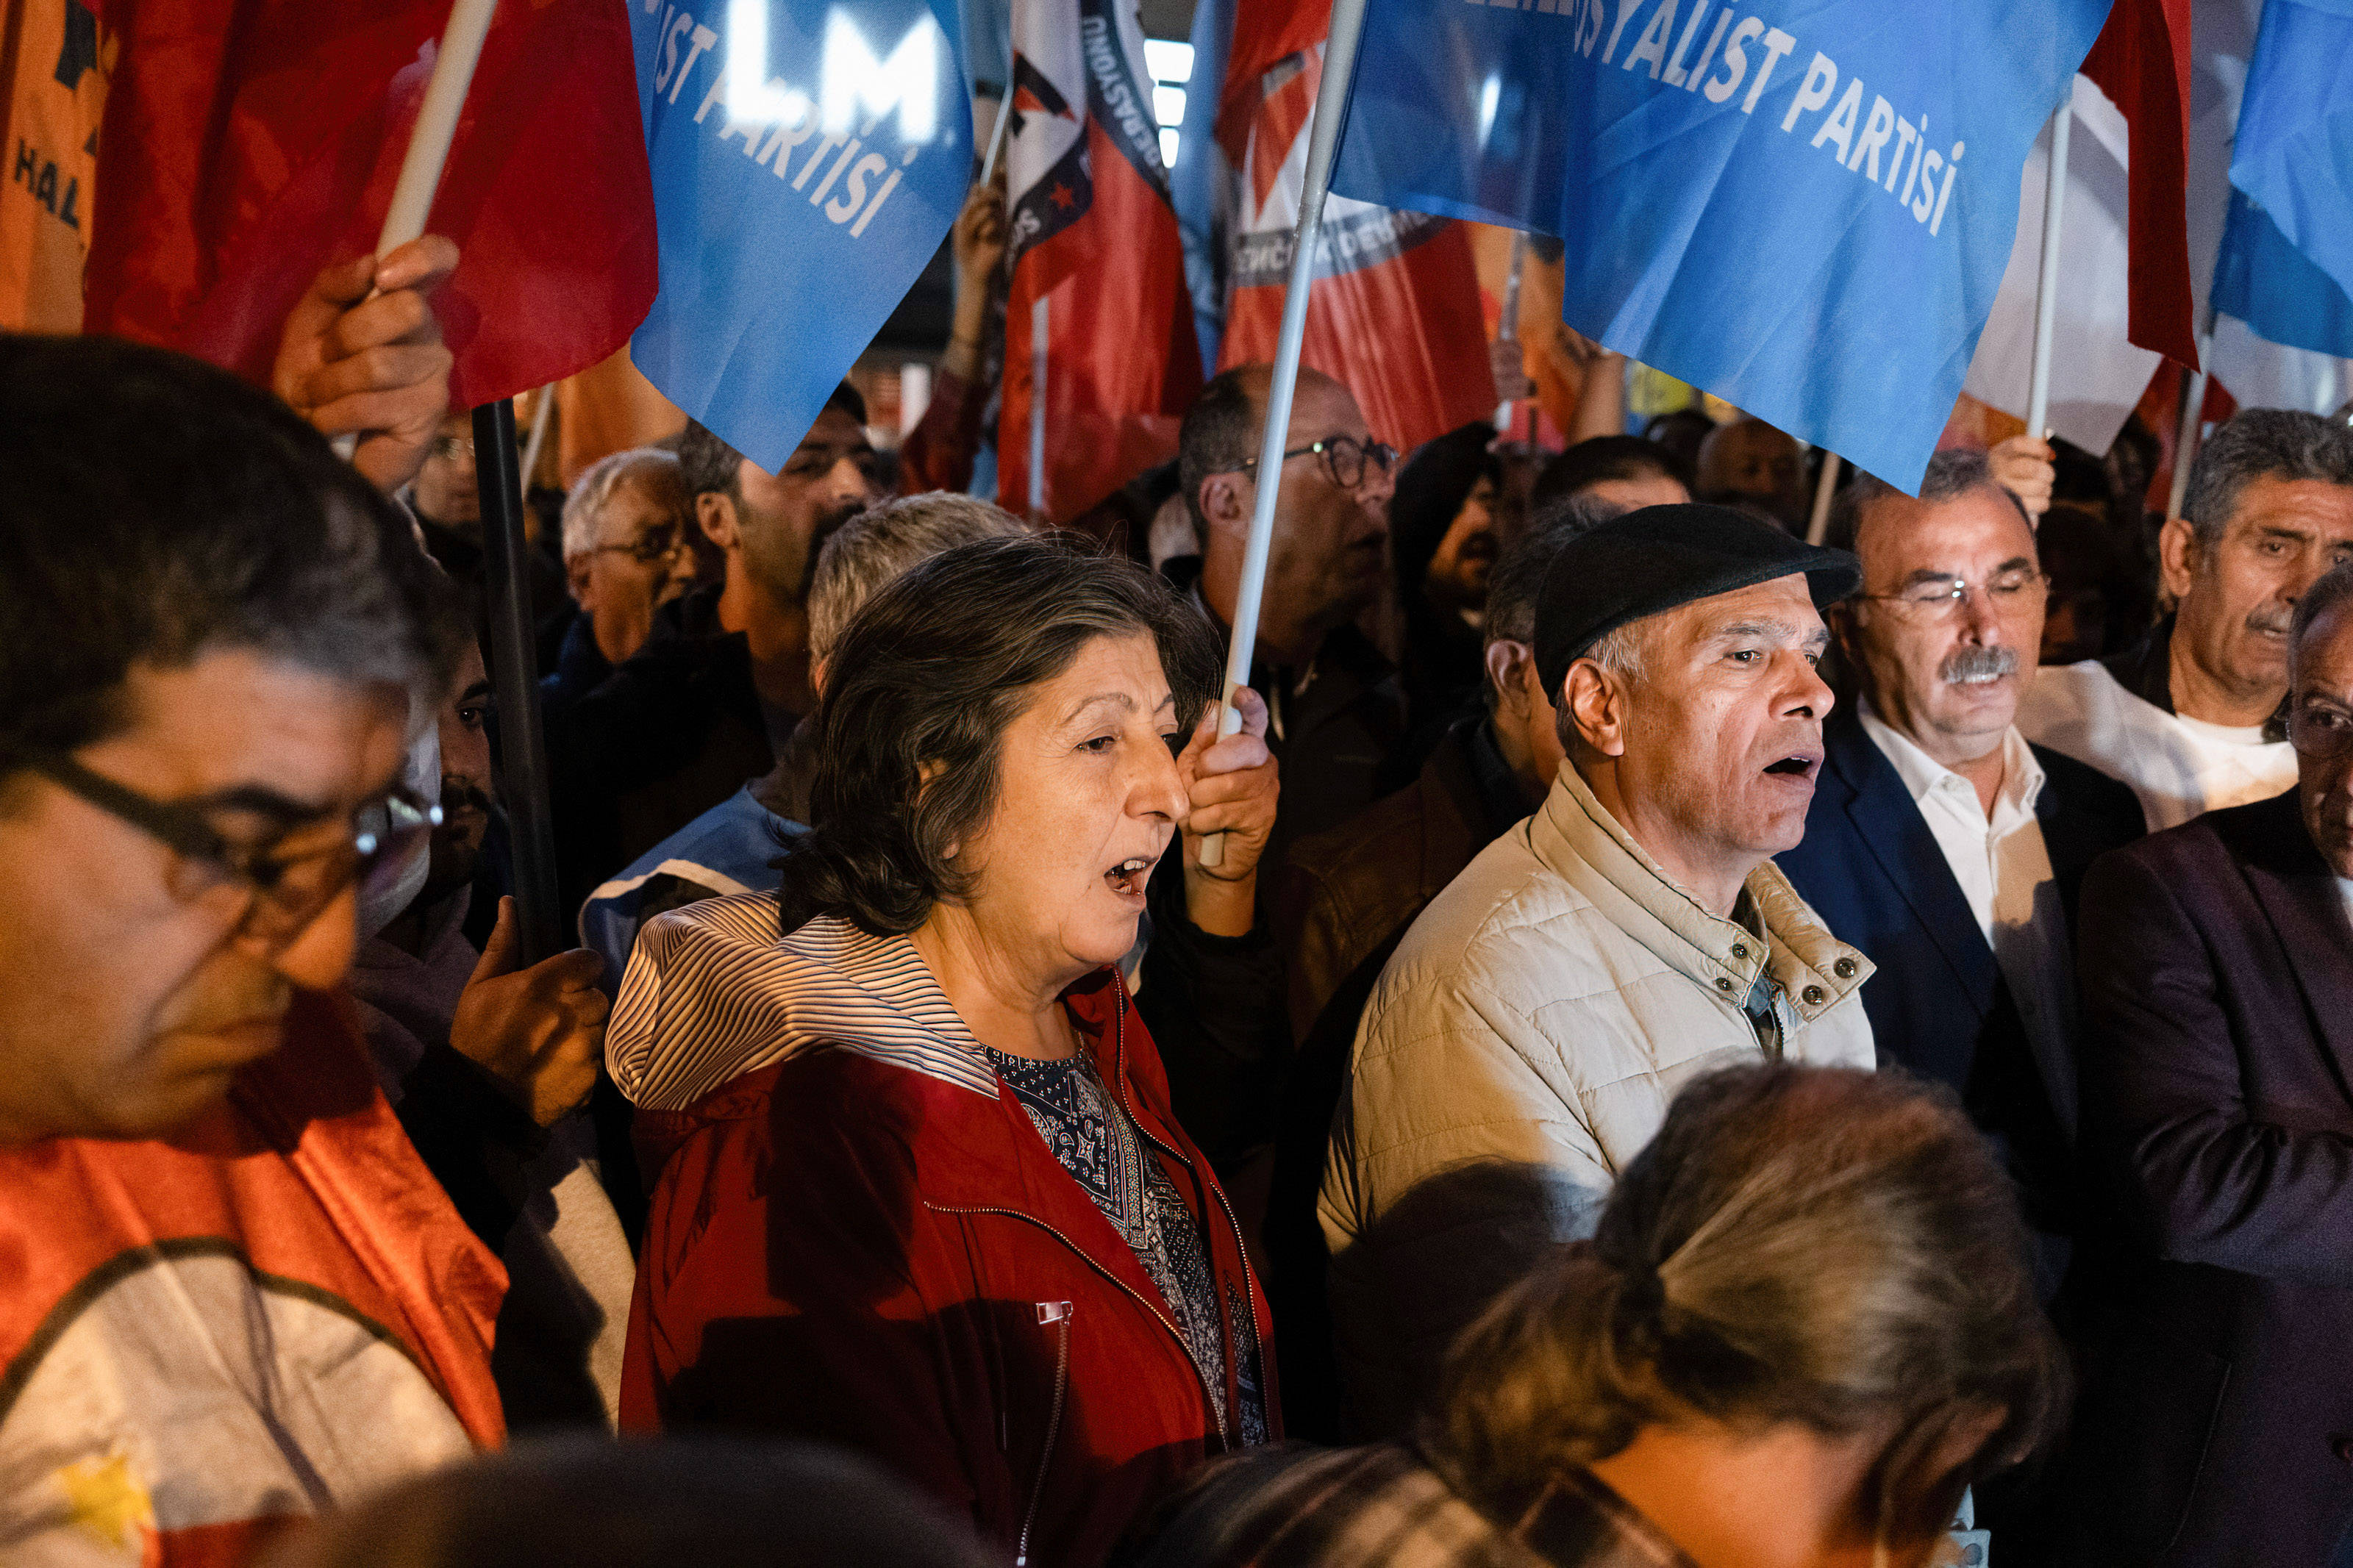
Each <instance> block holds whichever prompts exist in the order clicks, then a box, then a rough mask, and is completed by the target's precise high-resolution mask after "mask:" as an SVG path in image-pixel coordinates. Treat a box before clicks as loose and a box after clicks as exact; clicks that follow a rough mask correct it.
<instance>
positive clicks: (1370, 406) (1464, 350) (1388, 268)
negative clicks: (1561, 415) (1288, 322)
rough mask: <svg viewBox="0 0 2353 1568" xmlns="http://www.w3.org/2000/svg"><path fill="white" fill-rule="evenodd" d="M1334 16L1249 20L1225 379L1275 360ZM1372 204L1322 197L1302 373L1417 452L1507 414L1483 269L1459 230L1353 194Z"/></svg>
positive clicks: (1242, 59) (1272, 15)
mask: <svg viewBox="0 0 2353 1568" xmlns="http://www.w3.org/2000/svg"><path fill="white" fill-rule="evenodd" d="M1435 3H1437V4H1459V0H1435ZM1433 8H1434V7H1433ZM1330 22H1331V4H1330V0H1266V3H1265V4H1260V5H1243V6H1241V7H1240V12H1239V14H1238V15H1237V16H1236V18H1235V22H1234V36H1233V48H1232V53H1231V57H1230V59H1229V63H1228V65H1227V68H1226V80H1225V87H1224V90H1223V91H1222V92H1221V93H1220V94H1219V109H1218V121H1217V130H1218V140H1219V143H1220V144H1221V145H1222V147H1223V150H1224V153H1225V154H1226V157H1227V159H1228V160H1229V162H1230V163H1231V164H1232V166H1233V169H1234V171H1235V178H1234V179H1233V181H1232V182H1231V184H1230V186H1229V190H1230V192H1231V199H1232V200H1233V201H1234V203H1235V211H1234V212H1233V213H1232V214H1231V215H1230V216H1229V218H1228V221H1227V225H1226V228H1227V233H1228V234H1229V247H1230V248H1229V253H1228V264H1227V277H1226V286H1227V289H1228V294H1227V300H1226V316H1225V335H1224V337H1223V338H1222V340H1221V341H1220V342H1219V350H1218V363H1219V368H1220V369H1229V368H1231V367H1232V366H1235V365H1240V364H1250V363H1254V362H1258V361H1265V360H1271V359H1272V358H1273V357H1274V349H1275V339H1276V337H1277V336H1278V335H1279V332H1280V329H1281V326H1282V296H1283V289H1284V285H1285V284H1286V283H1287V282H1288V281H1289V279H1290V276H1291V258H1292V247H1293V243H1294V240H1295V237H1296V230H1297V227H1298V223H1299V204H1300V199H1301V196H1302V194H1303V191H1304V188H1305V185H1306V177H1307V142H1308V125H1309V121H1310V118H1311V111H1312V110H1314V106H1315V94H1316V90H1317V88H1318V86H1319V84H1320V83H1321V82H1322V80H1323V75H1324V35H1325V33H1326V32H1327V31H1328V30H1329V27H1330ZM1370 25H1371V24H1370V23H1369V21H1368V23H1367V26H1368V28H1369V26H1370ZM1367 45H1368V47H1369V32H1368V34H1367ZM1362 195H1365V193H1364V192H1361V191H1359V192H1353V193H1349V194H1346V195H1343V194H1340V193H1339V192H1338V191H1337V189H1336V187H1335V193H1334V194H1333V195H1331V196H1330V197H1329V198H1327V199H1326V201H1325V202H1324V216H1323V221H1322V222H1321V223H1320V224H1319V225H1318V226H1317V230H1316V241H1315V244H1316V252H1317V254H1316V258H1315V268H1314V280H1313V282H1312V284H1311V286H1310V291H1309V294H1308V301H1307V325H1306V332H1305V335H1304V337H1303V339H1302V341H1301V345H1300V363H1302V364H1303V365H1305V366H1307V367H1308V368H1309V369H1311V370H1320V371H1322V372H1324V374H1326V375H1330V376H1333V377H1335V378H1336V379H1337V380H1339V381H1340V382H1342V383H1343V384H1345V385H1346V386H1347V388H1348V390H1349V391H1350V392H1351V393H1352V394H1354V395H1355V396H1356V403H1357V405H1358V406H1359V407H1361V408H1362V409H1363V410H1364V411H1365V419H1366V424H1368V425H1369V426H1371V427H1372V430H1373V433H1374V434H1375V435H1377V436H1378V437H1381V438H1382V439H1383V440H1385V441H1388V442H1390V443H1392V444H1394V445H1396V446H1398V447H1400V448H1403V449H1406V450H1411V449H1412V448H1413V447H1418V446H1419V445H1420V444H1421V443H1422V442H1424V441H1427V440H1429V439H1430V438H1431V437H1434V436H1441V435H1443V434H1445V433H1446V432H1447V431H1449V430H1453V429H1457V428H1459V427H1460V426H1464V425H1467V424H1469V423H1471V422H1472V420H1475V419H1487V418H1492V417H1493V415H1494V411H1495V391H1494V387H1495V383H1494V376H1493V371H1492V369H1491V368H1490V364H1489V362H1488V358H1487V332H1486V321H1485V318H1484V314H1483V312H1482V309H1481V306H1480V301H1479V270H1478V264H1477V259H1476V258H1475V257H1474V256H1473V254H1472V246H1471V240H1470V237H1469V235H1468V234H1467V233H1466V232H1465V230H1464V229H1463V226H1461V224H1458V223H1452V222H1449V221H1447V220H1446V219H1444V218H1440V217H1434V216H1430V213H1429V212H1426V211H1404V210H1394V209H1395V208H1397V207H1401V206H1405V205H1409V204H1402V203H1392V204H1390V205H1381V203H1380V202H1379V201H1378V200H1355V199H1351V198H1352V196H1362Z"/></svg>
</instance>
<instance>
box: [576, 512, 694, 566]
mask: <svg viewBox="0 0 2353 1568" xmlns="http://www.w3.org/2000/svg"><path fill="white" fill-rule="evenodd" d="M685 537H686V536H685V533H684V531H682V530H681V529H680V528H679V526H678V525H677V524H676V523H674V522H658V523H656V524H654V526H653V527H651V528H649V529H648V530H646V531H645V532H644V534H642V535H641V536H640V537H639V538H638V542H636V543H634V544H599V545H597V546H596V547H595V548H594V549H592V550H590V551H589V552H588V553H589V554H591V555H626V556H628V558H629V559H630V560H632V561H634V562H636V563H638V565H640V566H651V565H654V564H656V563H659V562H662V561H667V560H669V559H670V557H671V556H673V555H675V554H677V553H678V547H679V545H680V543H681V542H682V541H683V540H684V539H685Z"/></svg>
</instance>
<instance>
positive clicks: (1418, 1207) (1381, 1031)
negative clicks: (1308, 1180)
mask: <svg viewBox="0 0 2353 1568" xmlns="http://www.w3.org/2000/svg"><path fill="white" fill-rule="evenodd" d="M1747 891H1748V897H1749V900H1750V902H1751V903H1752V904H1753V905H1754V906H1755V907H1756V909H1757V912H1758V913H1759V915H1760V916H1761V917H1762V921H1763V924H1764V927H1765V930H1766V932H1767V938H1768V940H1767V942H1766V943H1764V944H1763V946H1764V949H1765V951H1762V952H1760V951H1757V950H1758V947H1759V943H1758V942H1757V939H1756V937H1755V936H1753V935H1752V934H1751V933H1750V932H1749V931H1748V930H1747V929H1746V928H1745V927H1743V926H1742V925H1740V924H1738V923H1736V921H1729V920H1725V919H1723V918H1721V917H1719V916H1716V915H1713V914H1710V913H1709V912H1708V911H1707V910H1704V909H1702V908H1701V907H1700V906H1699V905H1698V904H1696V903H1694V901H1693V900H1692V899H1691V897H1690V895H1688V894H1686V893H1685V892H1683V890H1682V889H1680V888H1678V887H1676V886H1675V885H1674V884H1673V883H1672V882H1670V881H1669V880H1668V879H1667V878H1666V875H1665V873H1664V872H1662V870H1661V869H1660V868H1659V866H1658V864H1657V862H1656V861H1654V860H1652V859H1651V857H1650V856H1649V855H1648V854H1646V853H1645V852H1644V851H1643V850H1642V849H1641V847H1640V846H1639V845H1637V844H1636V843H1635V842H1634V841H1633V839H1632V838H1630V837H1628V836H1627V834H1626V832H1625V830H1624V829H1623V828H1621V827H1620V826H1619V825H1618V823H1617V822H1616V820H1615V819H1613V818H1612V817H1611V816H1609V812H1608V811H1606V810H1605V809H1603V807H1602V806H1601V805H1600V803H1599V801H1597V800H1596V799H1595V798H1594V796H1593V793H1592V791H1591V790H1590V789H1588V788H1587V786H1586V784H1585V781H1584V780H1583V779H1581V778H1579V777H1578V776H1577V772H1576V770H1575V769H1574V768H1568V767H1564V768H1562V769H1561V770H1560V773H1559V775H1558V777H1557V778H1556V780H1555V782H1554V784H1553V788H1552V793H1551V795H1548V796H1547V797H1546V800H1545V804H1544V805H1543V807H1542V808H1541V809H1539V810H1538V811H1537V812H1536V814H1535V816H1532V817H1530V818H1529V819H1528V820H1526V821H1525V822H1523V823H1521V824H1520V825H1519V826H1516V827H1514V828H1513V829H1512V830H1511V831H1510V832H1508V833H1506V834H1504V837H1501V838H1499V839H1497V840H1496V841H1495V842H1494V843H1493V844H1491V845H1489V846H1488V847H1486V849H1485V850H1483V851H1482V852H1481V854H1480V855H1479V857H1478V858H1476V859H1474V860H1473V861H1472V862H1471V864H1470V865H1469V866H1468V867H1467V868H1465V869H1464V870H1463V872H1462V874H1461V876H1459V877H1457V878H1456V879H1454V881H1453V882H1452V883H1451V884H1450V885H1449V886H1448V888H1447V889H1446V890H1445V891H1444V892H1442V893H1440V895H1439V896H1438V898H1437V899H1436V900H1434V901H1433V902H1432V903H1431V904H1430V908H1429V909H1427V910H1424V911H1423V912H1422V914H1421V917H1420V918H1419V920H1418V921H1415V922H1414V926H1413V929H1412V930H1411V931H1409V932H1408V933H1407V934H1406V938H1405V941H1404V942H1403V943H1402V944H1400V945H1399V947H1398V951H1397V953H1396V956H1394V957H1393V958H1391V959H1390V960H1389V963H1388V968H1387V969H1385V970H1384V971H1383V972H1382V973H1381V978H1380V983H1379V984H1378V985H1377V987H1376V988H1375V990H1374V992H1373V998H1372V1002H1371V1004H1370V1005H1368V1006H1367V1007H1366V1010H1365V1018H1364V1023H1363V1025H1362V1026H1361V1027H1359V1029H1358V1030H1357V1033H1356V1050H1355V1053H1354V1056H1353V1058H1352V1060H1351V1063H1350V1068H1349V1081H1348V1084H1347V1086H1346V1088H1345V1090H1344V1091H1343V1093H1342V1095H1341V1099H1340V1105H1339V1109H1338V1112H1337V1114H1336V1115H1335V1117H1334V1119H1333V1124H1332V1145H1331V1151H1330V1154H1329V1156H1328V1159H1327V1162H1326V1164H1325V1167H1324V1190H1323V1195H1322V1199H1321V1202H1320V1203H1319V1205H1318V1208H1319V1211H1320V1214H1321V1217H1322V1219H1323V1224H1324V1237H1325V1238H1326V1240H1328V1241H1329V1242H1330V1244H1331V1247H1332V1254H1333V1262H1332V1275H1331V1292H1332V1312H1333V1319H1334V1322H1335V1328H1336V1330H1337V1332H1338V1336H1339V1350H1340V1359H1341V1368H1342V1371H1343V1373H1344V1374H1345V1377H1346V1382H1347V1385H1348V1401H1349V1405H1350V1410H1349V1415H1350V1419H1351V1423H1352V1425H1353V1426H1355V1428H1356V1433H1355V1435H1356V1436H1376V1435H1381V1434H1388V1433H1394V1432H1398V1431H1400V1430H1402V1429H1403V1427H1404V1425H1405V1422H1406V1420H1407V1418H1408V1417H1409V1415H1411V1413H1412V1408H1413V1404H1414V1401H1415V1400H1416V1399H1417V1398H1418V1396H1419V1391H1420V1390H1421V1388H1422V1387H1423V1386H1424V1385H1425V1384H1426V1383H1427V1381H1428V1377H1429V1374H1430V1372H1432V1371H1433V1370H1434V1367H1435V1363H1436V1361H1437V1359H1438V1358H1439V1356H1440V1354H1441V1353H1442V1352H1443V1351H1444V1348H1445V1345H1446V1342H1447V1341H1448V1340H1449V1339H1451V1337H1452V1335H1453V1333H1454V1332H1455V1331H1457V1330H1458V1329H1459V1328H1460V1327H1461V1325H1462V1324H1463V1323H1465V1322H1467V1321H1469V1319H1470V1318H1471V1317H1472V1316H1473V1315H1475V1314H1476V1312H1477V1311H1478V1310H1479V1309H1480V1307H1482V1305H1483V1304H1484V1303H1485V1302H1486V1301H1487V1300H1489V1299H1491V1298H1492V1297H1493V1294H1494V1292H1495V1291H1496V1290H1498V1289H1502V1288H1503V1287H1504V1285H1506V1284H1508V1283H1510V1282H1511V1281H1512V1280H1513V1279H1516V1278H1517V1277H1518V1276H1519V1274H1520V1273H1522V1272H1524V1271H1525V1268H1526V1267H1527V1265H1528V1263H1529V1261H1530V1260H1531V1259H1532V1258H1533V1257H1534V1255H1535V1252H1536V1251H1537V1250H1539V1249H1541V1248H1542V1247H1545V1246H1546V1245H1549V1244H1551V1243H1553V1242H1556V1241H1561V1240H1567V1239H1573V1238H1576V1237H1582V1236H1585V1235H1588V1234H1589V1233H1590V1231H1591V1229H1592V1226H1593V1222H1594V1219H1595V1218H1596V1217H1597V1215H1598V1212H1599V1206H1600V1203H1601V1200H1602V1198H1603V1197H1605V1196H1606V1195H1607V1194H1608V1193H1609V1185H1610V1184H1611V1182H1612V1181H1614V1180H1615V1179H1616V1176H1617V1173H1618V1172H1619V1171H1620V1169H1622V1168H1623V1166H1624V1165H1625V1163H1626V1162H1627V1161H1629V1160H1630V1159H1632V1158H1633V1157H1634V1155H1635V1154H1636V1153H1637V1152H1640V1151H1641V1148H1642V1146H1643V1145H1644V1144H1645V1143H1647V1142H1650V1139H1651V1134H1652V1133H1653V1132H1655V1131H1657V1130H1658V1126H1659V1123H1660V1121H1662V1119H1663V1118H1664V1117H1665V1115H1666V1110H1667V1104H1668V1102H1669V1101H1670V1100H1672V1099H1673V1098H1674V1095H1675V1092H1676V1090H1677V1089H1680V1088H1681V1087H1682V1086H1683V1084H1684V1083H1686V1082H1687V1081H1689V1080H1690V1079H1693V1078H1694V1077H1695V1076H1697V1075H1699V1074H1702V1073H1704V1072H1706V1071H1707V1070H1708V1069H1710V1068H1717V1067H1724V1066H1728V1065H1730V1064H1732V1063H1736V1062H1740V1061H1748V1060H1755V1059H1756V1058H1757V1056H1758V1054H1759V1052H1760V1049H1763V1048H1767V1047H1760V1045H1759V1043H1758V1035H1757V1028H1756V1026H1755V1025H1753V1024H1752V1023H1751V1022H1750V1020H1749V1018H1748V1016H1747V1015H1746V1013H1745V1012H1743V1010H1742V1007H1741V1003H1742V1001H1743V999H1744V998H1745V997H1746V995H1747V994H1748V992H1749V989H1750V986H1751V984H1753V983H1754V982H1755V980H1756V979H1757V974H1758V973H1759V971H1760V970H1761V971H1763V972H1764V973H1767V974H1769V975H1770V976H1771V977H1772V978H1773V979H1774V980H1775V981H1776V982H1778V986H1779V994H1778V996H1777V998H1776V1000H1775V1006H1774V1011H1775V1016H1776V1021H1777V1023H1778V1032H1779V1037H1780V1049H1781V1050H1782V1052H1783V1054H1784V1055H1786V1056H1787V1057H1788V1058H1791V1059H1793V1060H1799V1061H1809V1062H1826V1063H1843V1064H1847V1065H1850V1066H1856V1067H1865V1068H1868V1067H1871V1066H1873V1051H1872V1042H1871V1024H1870V1021H1869V1019H1868V1018H1867V1017H1866V1016H1864V1014H1863V1010H1862V997H1861V995H1860V994H1859V992H1860V991H1861V989H1862V983H1863V981H1864V980H1866V979H1868V978H1869V977H1870V975H1871V972H1872V964H1871V961H1870V960H1869V959H1867V958H1865V957H1863V955H1862V953H1860V952H1856V951H1855V950H1854V949H1853V948H1852V947H1849V946H1847V945H1846V944H1845V943H1843V942H1840V941H1838V940H1837V939H1836V938H1835V937H1833V936H1831V933H1830V932H1829V931H1827V930H1825V929H1824V928H1823V926H1822V923H1821V921H1820V919H1818V918H1817V917H1816V916H1815V914H1814V911H1813V910H1811V909H1810V908H1808V907H1807V905H1806V903H1805V900H1802V899H1800V898H1799V897H1798V895H1797V893H1796V892H1795V891H1794V890H1792V889H1791V888H1790V886H1789V884H1788V880H1787V879H1784V878H1783V877H1782V875H1781V873H1780V870H1779V869H1778V868H1777V867H1775V866H1774V865H1773V863H1772V862H1771V861H1769V860H1768V861H1767V862H1765V863H1764V864H1763V865H1761V866H1759V867H1758V868H1757V869H1756V870H1755V871H1754V872H1752V873H1751V874H1750V875H1749V878H1748V881H1747Z"/></svg>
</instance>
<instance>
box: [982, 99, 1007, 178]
mask: <svg viewBox="0 0 2353 1568" xmlns="http://www.w3.org/2000/svg"><path fill="white" fill-rule="evenodd" d="M1008 74H1010V73H1009V72H1008ZM1012 122H1013V88H1012V86H1011V84H1009V83H1008V85H1007V87H1006V89H1005V96H1004V97H1003V98H1000V99H998V100H997V123H996V124H995V125H993V126H991V127H990V128H989V132H988V156H987V157H986V158H983V159H982V160H981V161H980V183H981V184H982V185H983V186H984V187H986V186H987V184H988V182H989V179H990V177H991V176H993V175H994V174H996V173H997V154H998V153H1002V152H1003V151H1005V128H1006V127H1007V126H1008V125H1009V124H1011V123H1012Z"/></svg>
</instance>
